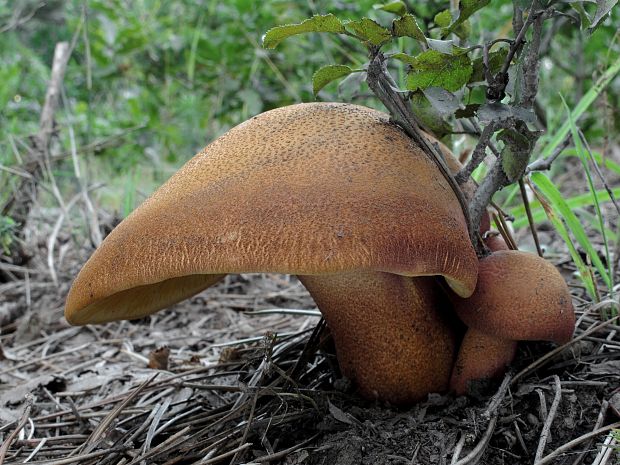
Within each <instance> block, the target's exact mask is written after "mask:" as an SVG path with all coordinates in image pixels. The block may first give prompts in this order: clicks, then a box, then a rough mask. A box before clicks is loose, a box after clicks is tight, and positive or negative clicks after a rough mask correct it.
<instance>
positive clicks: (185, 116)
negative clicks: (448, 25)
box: [0, 0, 620, 215]
mask: <svg viewBox="0 0 620 465" xmlns="http://www.w3.org/2000/svg"><path fill="white" fill-rule="evenodd" d="M374 3H375V1H373V0H360V1H355V2H348V1H336V0H316V1H308V2H305V1H287V0H264V1H255V0H230V1H226V2H222V1H215V0H177V1H163V0H135V1H134V0H110V1H106V0H80V1H77V0H52V1H48V2H46V3H45V4H44V6H43V7H39V5H40V4H41V2H39V1H38V0H20V1H11V0H0V31H1V32H0V164H1V165H2V166H4V167H11V166H19V160H18V155H19V156H22V157H23V156H24V154H25V151H26V145H27V140H28V136H30V135H31V134H34V133H35V132H36V131H37V128H38V121H39V114H40V109H41V105H42V103H43V100H44V96H45V89H46V86H47V82H48V79H49V75H50V65H51V61H52V56H53V50H54V45H55V43H56V42H57V41H60V40H67V41H72V40H73V41H74V42H75V49H74V51H73V54H72V57H71V60H70V62H69V66H68V69H67V73H66V76H65V81H64V93H63V96H62V107H61V109H60V110H59V112H58V113H57V119H58V123H59V128H60V131H59V137H60V145H59V146H58V147H56V148H55V149H56V150H55V151H56V152H57V153H60V154H61V155H62V154H68V153H69V150H70V142H71V141H70V139H69V137H70V131H68V129H69V128H71V129H72V131H73V134H74V135H75V142H76V145H77V147H78V154H79V155H80V157H81V160H83V164H84V166H85V167H87V172H88V178H89V180H90V181H91V182H96V181H103V182H105V187H103V188H101V189H99V190H98V191H97V192H96V194H95V196H96V198H98V200H99V202H100V204H102V205H103V206H104V208H108V209H117V210H119V211H120V212H121V214H123V215H124V214H126V213H127V212H128V211H129V210H131V209H132V208H133V207H134V206H135V204H136V203H138V202H140V201H141V200H142V197H143V196H144V195H146V194H148V193H149V192H150V191H152V190H153V189H154V188H155V187H156V186H157V185H158V184H159V183H161V182H162V181H163V180H164V179H166V178H167V177H168V176H169V175H170V174H171V173H172V172H173V171H174V170H176V169H177V168H178V167H179V166H180V165H181V164H182V163H183V162H184V161H186V160H187V159H188V158H190V157H191V156H192V155H193V154H194V153H196V152H197V151H198V150H199V149H200V148H201V147H203V146H204V145H206V144H207V143H208V142H209V141H211V140H213V139H214V138H215V137H217V136H218V135H220V134H222V133H223V132H225V131H226V130H227V129H229V128H230V127H232V126H234V125H236V124H238V123H240V122H242V121H244V120H246V119H248V118H249V117H251V116H253V115H255V114H257V113H260V112H262V111H265V110H269V109H271V108H275V107H279V106H283V105H288V104H291V103H296V102H300V101H313V100H314V96H313V94H312V75H313V73H314V72H315V71H316V70H317V69H318V68H319V67H320V66H322V65H324V64H326V63H342V64H347V65H349V66H358V65H361V64H363V63H364V61H365V58H366V57H365V56H364V51H363V50H362V48H356V47H355V45H354V44H353V43H352V42H351V41H347V40H346V39H345V38H333V37H329V38H327V37H325V36H324V35H321V34H310V35H304V36H300V37H299V38H297V39H296V40H289V41H286V43H284V44H282V45H280V46H279V47H278V48H277V49H276V50H269V51H267V50H264V49H263V48H262V47H261V46H260V43H261V36H262V34H264V32H265V31H267V30H268V29H270V28H272V27H274V26H276V25H279V24H286V23H295V22H299V21H300V20H302V19H304V18H307V17H309V16H311V15H312V14H316V13H334V14H336V15H337V16H338V17H340V18H350V19H360V18H361V17H363V16H370V17H372V18H374V19H376V20H377V21H379V22H383V23H385V24H387V23H388V20H391V19H392V18H393V16H392V15H390V14H389V13H386V12H383V11H376V10H373V8H372V6H373V4H374ZM409 3H410V5H411V6H412V8H413V10H414V13H415V14H416V16H417V17H418V18H419V19H420V26H421V27H422V28H423V29H425V28H428V27H429V26H430V25H432V23H433V18H434V16H435V14H436V13H437V12H439V11H441V10H443V9H445V8H447V7H448V2H447V1H426V2H409ZM492 5H493V8H487V9H484V10H482V11H481V12H479V14H476V15H475V16H474V17H473V18H472V20H471V22H470V24H469V27H471V28H472V33H473V36H474V37H497V36H498V35H501V34H504V35H509V33H510V27H511V24H510V19H511V15H512V7H511V2H509V1H504V0H501V1H500V0H495V1H494V2H492ZM19 9H21V12H22V16H27V15H26V13H30V12H33V14H32V17H30V18H29V19H27V20H26V21H24V22H23V23H18V24H13V20H14V18H15V17H16V16H15V13H16V11H18V10H19ZM615 10H616V11H614V12H612V16H611V18H608V19H607V20H606V21H605V23H604V24H603V25H602V26H601V27H600V28H599V30H598V31H597V32H596V33H594V34H593V35H592V36H591V37H589V38H588V37H586V36H585V33H581V32H579V31H578V30H577V28H575V27H574V26H570V25H569V24H568V23H567V24H566V25H565V26H564V27H562V26H561V25H560V27H558V29H557V30H556V31H553V32H552V33H550V35H549V37H548V40H549V41H550V42H549V48H548V52H547V56H548V57H547V58H546V59H545V61H544V62H543V68H542V70H541V78H542V79H541V91H540V103H541V108H543V111H544V113H545V114H546V117H547V119H548V122H549V127H550V128H551V129H552V128H553V127H554V125H555V126H557V125H558V124H560V123H561V122H563V120H564V119H565V116H564V115H565V112H564V107H563V104H562V101H561V95H562V96H563V97H564V98H565V99H566V102H567V104H568V105H569V106H571V105H572V104H574V103H575V102H576V101H578V99H579V98H580V97H581V95H582V94H583V93H584V92H585V91H586V90H587V89H588V88H589V87H590V86H591V85H592V82H593V79H595V78H596V77H597V73H599V72H600V71H601V70H604V69H605V68H606V67H607V66H608V65H609V62H610V60H611V58H613V57H616V56H618V53H620V45H619V43H618V35H617V34H618V27H617V26H618V25H619V24H620V15H619V14H618V11H617V8H616V9H615ZM407 40H409V39H400V44H399V46H400V47H404V46H405V45H407V46H409V47H410V46H411V44H410V43H407V42H406V41H407ZM394 51H398V50H394ZM610 57H611V58H610ZM403 66H404V65H403ZM401 71H402V70H401ZM350 81H352V82H348V84H349V85H348V86H347V82H345V83H344V84H343V85H342V86H341V88H340V91H341V92H339V90H338V87H337V84H335V83H333V84H330V85H328V86H327V87H326V88H325V89H324V90H322V91H321V92H320V94H319V99H320V100H343V101H354V102H356V103H363V104H369V105H371V106H375V107H378V104H377V103H376V101H374V100H373V99H371V98H369V97H370V94H369V92H368V90H367V89H366V88H364V87H362V89H361V91H358V84H357V83H356V82H355V81H354V80H350ZM619 95H620V83H619V82H618V80H617V79H616V80H615V81H614V82H613V83H612V85H611V86H610V87H609V88H608V90H607V92H606V93H605V94H604V98H603V99H601V102H600V104H599V105H598V106H594V107H593V108H592V110H591V111H590V114H588V115H587V117H586V119H585V121H582V122H581V126H582V128H584V129H585V130H586V132H587V134H588V136H589V137H590V138H591V143H593V144H604V143H606V140H605V138H613V139H617V138H618V134H620V116H619V114H618V107H619V106H620V98H619ZM72 173H73V168H72V167H71V164H70V159H68V160H67V161H66V162H62V161H61V162H60V163H58V164H57V165H56V167H55V173H54V174H55V175H56V177H57V178H58V179H59V180H60V182H61V184H63V188H64V189H68V190H69V191H70V190H71V189H73V188H75V189H76V188H77V186H75V185H74V184H75V181H74V179H73V175H72ZM16 180H17V179H16V177H15V176H14V175H12V174H11V173H7V172H6V171H0V183H1V185H2V186H3V187H2V188H1V190H0V202H1V201H2V200H4V198H5V197H6V196H7V195H8V193H9V192H10V189H11V188H12V186H13V185H14V183H15V182H16ZM63 180H64V181H63ZM136 189H138V192H139V194H138V195H137V196H135V195H134V192H135V191H136Z"/></svg>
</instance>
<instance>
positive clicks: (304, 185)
mask: <svg viewBox="0 0 620 465" xmlns="http://www.w3.org/2000/svg"><path fill="white" fill-rule="evenodd" d="M477 264H478V262H477V259H476V254H475V252H474V250H473V247H472V246H471V244H470V241H469V238H468V234H467V227H466V224H465V219H464V217H463V214H462V211H461V209H460V206H459V203H458V200H457V198H456V196H455V195H454V193H453V192H452V190H451V188H450V186H449V184H448V182H447V181H446V180H445V179H444V178H443V177H442V175H441V173H440V171H439V170H438V169H437V168H436V166H435V165H434V164H433V162H432V161H431V160H430V159H429V158H428V157H427V156H426V155H425V154H424V153H423V152H422V151H421V150H420V149H419V148H418V147H417V146H416V145H414V143H413V142H412V141H411V139H409V138H408V137H407V136H406V135H405V134H404V133H403V132H402V131H401V130H400V129H399V128H397V127H396V126H394V125H393V124H391V123H390V122H389V118H388V116H387V115H385V114H383V113H381V112H378V111H375V110H371V109H368V108H365V107H360V106H355V105H348V104H338V103H309V104H299V105H293V106H289V107H284V108H280V109H276V110H272V111H268V112H266V113H263V114H261V115H258V116H256V117H254V118H252V119H250V120H248V121H246V122H245V123H242V124H240V125H239V126H237V127H235V128H233V129H232V130H230V131H229V132H228V133H226V134H225V135H223V136H222V137H220V138H219V139H217V140H215V141H214V142H213V143H211V144H210V145H208V146H207V147H206V148H205V149H203V150H202V151H201V152H200V153H198V154H197V155H196V156H195V157H194V158H192V159H191V160H190V161H189V162H188V163H187V164H186V165H185V166H184V167H183V168H181V169H180V170H179V171H178V172H177V173H176V174H175V175H173V176H172V177H171V178H170V179H169V180H168V182H166V183H165V184H164V185H163V186H162V187H161V188H159V189H158V190H157V191H156V192H155V193H154V194H153V195H152V196H151V197H150V198H149V199H147V200H146V201H145V202H144V203H143V204H142V205H141V206H140V207H138V208H137V209H136V210H135V211H134V212H133V213H132V214H131V215H130V216H129V217H127V219H125V220H124V221H123V222H122V223H121V224H120V225H119V226H118V227H117V228H116V229H114V231H112V233H111V234H110V235H109V236H108V237H107V238H106V239H105V241H104V242H103V243H102V244H101V246H100V247H99V248H98V249H97V250H96V251H95V253H94V254H93V255H92V257H91V258H90V259H89V260H88V262H87V263H86V265H85V266H84V268H83V269H82V271H81V272H80V273H79V275H78V277H77V278H76V280H75V282H74V284H73V286H72V288H71V291H70V293H69V296H68V298H67V304H66V308H65V315H66V317H67V320H68V321H69V322H71V323H73V324H86V323H97V322H104V321H110V320H115V319H128V318H137V317H141V316H145V315H147V314H150V313H153V312H154V311H156V310H159V309H161V308H163V307H165V306H168V305H171V304H172V303H175V302H178V301H180V300H183V299H184V298H187V297H189V296H191V295H193V294H195V293H197V292H199V291H200V290H202V289H204V288H206V287H208V286H210V285H211V284H213V283H215V282H216V281H217V280H218V279H220V278H221V276H222V275H224V274H227V273H240V272H267V271H269V272H280V273H291V274H299V275H313V274H322V273H336V272H340V271H353V270H377V271H385V272H389V273H395V274H400V275H406V276H416V275H443V276H445V277H446V278H447V279H448V282H449V283H450V285H451V286H452V287H453V289H455V290H456V291H457V292H458V293H459V294H461V295H469V294H470V293H471V292H473V289H474V287H475V284H476V277H477Z"/></svg>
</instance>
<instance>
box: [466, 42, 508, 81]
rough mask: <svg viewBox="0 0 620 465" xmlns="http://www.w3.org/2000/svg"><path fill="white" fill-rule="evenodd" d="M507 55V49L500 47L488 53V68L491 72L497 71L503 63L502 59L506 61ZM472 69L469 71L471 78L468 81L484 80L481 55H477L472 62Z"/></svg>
mask: <svg viewBox="0 0 620 465" xmlns="http://www.w3.org/2000/svg"><path fill="white" fill-rule="evenodd" d="M507 56H508V49H507V48H505V47H502V48H500V49H498V50H495V51H493V52H491V53H489V68H491V70H490V71H491V74H493V75H495V74H497V73H499V71H500V70H501V69H502V66H503V65H504V61H506V57H507ZM473 65H474V70H473V72H472V73H471V78H470V79H469V82H470V83H472V82H481V81H484V63H483V61H482V57H478V58H476V59H475V60H474V62H473Z"/></svg>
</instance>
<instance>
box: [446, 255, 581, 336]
mask: <svg viewBox="0 0 620 465" xmlns="http://www.w3.org/2000/svg"><path fill="white" fill-rule="evenodd" d="M454 306H455V310H456V313H457V314H458V316H459V318H461V320H463V322H464V323H465V324H466V325H467V326H468V327H470V328H475V329H477V330H478V331H480V332H483V333H485V334H488V335H491V336H493V337H497V338H502V339H511V340H514V341H525V340H529V341H554V342H557V343H558V344H563V343H565V342H568V341H569V340H570V338H571V337H572V334H573V330H574V326H575V310H574V308H573V303H572V299H571V295H570V292H569V290H568V286H567V285H566V282H565V281H564V278H563V277H562V275H561V274H560V272H559V271H558V270H557V269H556V268H555V267H554V266H553V265H552V264H551V263H549V262H548V261H547V260H545V259H544V258H541V257H539V256H538V255H536V254H533V253H530V252H523V251H519V250H498V251H495V252H493V253H492V254H491V255H489V256H487V257H485V258H483V259H481V260H480V265H479V275H478V284H477V286H476V290H475V291H474V293H473V295H472V296H471V297H469V298H468V299H461V298H455V299H454Z"/></svg>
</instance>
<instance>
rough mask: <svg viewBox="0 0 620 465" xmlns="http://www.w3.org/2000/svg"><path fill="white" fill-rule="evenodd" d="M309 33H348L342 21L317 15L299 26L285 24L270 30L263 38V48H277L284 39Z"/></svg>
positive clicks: (332, 16)
mask: <svg viewBox="0 0 620 465" xmlns="http://www.w3.org/2000/svg"><path fill="white" fill-rule="evenodd" d="M308 32H331V33H335V34H343V33H345V32H346V30H345V28H344V25H343V24H342V21H340V20H339V19H338V18H337V17H336V16H334V15H332V14H327V15H317V16H313V17H312V18H309V19H306V20H305V21H302V22H301V23H299V24H285V25H283V26H276V27H274V28H272V29H269V30H268V31H267V32H266V33H265V35H264V36H263V47H265V48H276V47H277V46H278V44H279V43H280V42H282V41H283V40H284V39H286V38H288V37H291V36H294V35H297V34H305V33H308Z"/></svg>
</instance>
